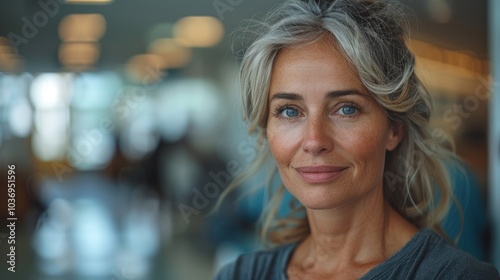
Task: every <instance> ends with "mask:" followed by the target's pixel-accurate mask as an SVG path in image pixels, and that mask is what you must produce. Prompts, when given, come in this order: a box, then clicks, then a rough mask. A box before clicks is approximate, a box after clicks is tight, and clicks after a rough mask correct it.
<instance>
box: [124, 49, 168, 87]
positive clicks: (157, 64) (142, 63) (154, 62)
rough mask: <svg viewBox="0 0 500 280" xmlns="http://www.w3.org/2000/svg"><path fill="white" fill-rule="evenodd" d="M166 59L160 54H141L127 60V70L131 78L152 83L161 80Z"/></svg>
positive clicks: (139, 81) (144, 82) (143, 82)
mask: <svg viewBox="0 0 500 280" xmlns="http://www.w3.org/2000/svg"><path fill="white" fill-rule="evenodd" d="M164 68H165V61H164V59H163V57H162V56H160V55H158V54H139V55H136V56H133V57H132V58H130V59H129V60H128V61H127V65H126V68H125V71H126V72H127V74H128V76H129V78H130V79H132V80H133V81H136V82H138V83H142V84H151V83H155V82H158V81H160V80H161V77H162V75H163V72H162V71H161V70H162V69H164Z"/></svg>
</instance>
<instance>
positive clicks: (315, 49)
mask: <svg viewBox="0 0 500 280" xmlns="http://www.w3.org/2000/svg"><path fill="white" fill-rule="evenodd" d="M311 86H313V87H319V86H321V87H324V88H323V89H324V90H335V89H340V88H356V89H358V90H362V91H365V90H364V86H363V85H362V83H361V80H360V78H359V75H358V74H357V72H356V71H355V70H354V67H353V66H352V65H351V63H350V62H349V61H348V60H347V59H346V58H345V56H344V54H343V53H342V52H341V51H340V50H339V48H338V46H337V45H336V43H335V41H334V40H333V39H331V38H329V37H327V36H325V37H323V38H322V39H320V40H318V41H315V42H313V43H309V44H303V45H298V46H292V47H286V48H284V49H282V50H280V52H279V53H278V55H277V56H276V58H275V61H274V64H273V69H272V74H271V93H272V92H273V91H276V90H279V91H284V90H285V91H286V90H291V89H302V88H304V87H311ZM328 87H333V88H328ZM304 90H305V89H304Z"/></svg>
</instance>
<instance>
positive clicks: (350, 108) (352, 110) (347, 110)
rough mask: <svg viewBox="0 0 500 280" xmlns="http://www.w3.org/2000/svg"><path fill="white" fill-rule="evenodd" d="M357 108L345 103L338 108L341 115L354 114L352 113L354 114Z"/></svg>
mask: <svg viewBox="0 0 500 280" xmlns="http://www.w3.org/2000/svg"><path fill="white" fill-rule="evenodd" d="M357 110H358V109H357V108H356V107H355V106H352V105H346V106H343V107H342V108H340V113H341V114H342V115H354V114H356V112H357Z"/></svg>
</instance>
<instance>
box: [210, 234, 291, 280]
mask: <svg viewBox="0 0 500 280" xmlns="http://www.w3.org/2000/svg"><path fill="white" fill-rule="evenodd" d="M296 245H297V244H296V243H291V244H287V245H283V246H279V247H276V248H273V249H269V250H259V251H255V252H251V253H247V254H243V255H240V256H239V257H238V258H237V259H236V260H235V261H234V262H232V263H229V264H227V265H225V266H224V267H222V268H221V269H220V270H219V272H218V273H217V274H216V276H215V278H214V279H215V280H225V279H280V276H279V275H280V274H281V273H282V271H284V268H285V267H286V264H287V262H288V258H289V256H290V254H291V252H292V251H293V249H294V248H295V247H296Z"/></svg>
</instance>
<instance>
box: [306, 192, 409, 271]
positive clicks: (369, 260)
mask: <svg viewBox="0 0 500 280" xmlns="http://www.w3.org/2000/svg"><path fill="white" fill-rule="evenodd" d="M307 216H308V219H309V225H310V229H311V235H310V236H309V237H308V238H307V239H306V240H305V241H304V242H303V243H302V244H301V246H302V247H303V248H302V249H303V250H302V252H303V254H302V256H299V257H301V258H302V260H303V261H302V264H303V265H304V267H310V266H315V267H318V266H319V267H321V266H322V265H323V264H324V266H323V268H324V269H325V270H336V269H337V270H340V269H341V267H352V266H353V265H366V264H378V263H380V262H382V261H383V260H385V259H387V258H388V257H390V256H391V255H392V254H394V253H395V252H396V251H397V250H399V249H400V248H401V247H402V246H404V244H406V243H407V242H408V241H409V240H410V239H411V237H412V236H413V235H414V234H415V232H416V231H417V229H416V228H415V227H413V225H411V224H410V223H408V222H407V221H406V220H404V219H403V218H402V217H401V216H400V215H399V214H398V213H397V212H396V211H395V210H394V209H392V207H390V206H389V205H388V204H387V203H386V202H385V200H384V198H383V191H382V187H380V188H377V189H375V190H374V191H373V192H372V193H371V194H370V195H368V196H366V197H364V198H363V199H362V200H360V201H353V202H350V203H348V204H346V205H342V206H339V207H337V208H334V209H328V210H312V209H307ZM332 264H334V265H333V266H332ZM373 266H374V265H372V267H373Z"/></svg>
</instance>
